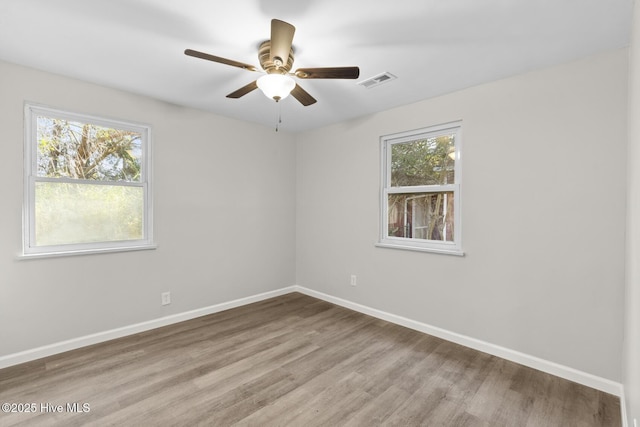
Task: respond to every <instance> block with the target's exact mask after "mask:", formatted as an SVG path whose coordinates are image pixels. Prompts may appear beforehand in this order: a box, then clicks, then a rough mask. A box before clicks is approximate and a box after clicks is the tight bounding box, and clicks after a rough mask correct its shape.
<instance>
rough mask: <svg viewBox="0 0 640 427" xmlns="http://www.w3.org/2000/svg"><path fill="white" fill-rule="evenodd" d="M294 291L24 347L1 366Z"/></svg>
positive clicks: (279, 291)
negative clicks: (47, 343)
mask: <svg viewBox="0 0 640 427" xmlns="http://www.w3.org/2000/svg"><path fill="white" fill-rule="evenodd" d="M295 291H296V288H295V286H291V287H287V288H282V289H277V290H275V291H269V292H264V293H261V294H258V295H252V296H248V297H245V298H239V299H236V300H233V301H229V302H224V303H220V304H215V305H211V306H209V307H204V308H199V309H196V310H191V311H186V312H184V313H178V314H173V315H171V316H165V317H160V318H158V319H153V320H149V321H146V322H141V323H136V324H133V325H129V326H123V327H121V328H116V329H111V330H109V331H104V332H98V333H95V334H90V335H85V336H83V337H79V338H72V339H70V340H66V341H62V342H58V343H53V344H49V345H45V346H42V347H38V348H34V349H31V350H25V351H21V352H19V353H14V354H9V355H6V356H1V357H0V369H2V368H7V367H9V366H13V365H18V364H20V363H25V362H29V361H31V360H36V359H40V358H42V357H46V356H51V355H54V354H58V353H62V352H65V351H69V350H75V349H77V348H81V347H85V346H88V345H93V344H98V343H101V342H105V341H109V340H112V339H116V338H121V337H125V336H127V335H133V334H137V333H140V332H144V331H148V330H151V329H155V328H160V327H162V326H167V325H172V324H174V323H178V322H183V321H185V320H190V319H194V318H196V317H200V316H206V315H208V314H213V313H218V312H220V311H224V310H229V309H231V308H236V307H240V306H243V305H247V304H251V303H254V302H258V301H262V300H265V299H269V298H273V297H277V296H280V295H285V294H288V293H291V292H295Z"/></svg>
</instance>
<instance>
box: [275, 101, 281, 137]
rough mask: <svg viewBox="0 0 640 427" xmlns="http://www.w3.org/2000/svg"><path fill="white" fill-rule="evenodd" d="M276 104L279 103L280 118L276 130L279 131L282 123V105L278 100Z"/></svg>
mask: <svg viewBox="0 0 640 427" xmlns="http://www.w3.org/2000/svg"><path fill="white" fill-rule="evenodd" d="M276 104H278V120H277V121H276V132H278V129H279V127H280V123H282V107H281V106H280V103H279V102H276Z"/></svg>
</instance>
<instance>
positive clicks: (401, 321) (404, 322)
mask: <svg viewBox="0 0 640 427" xmlns="http://www.w3.org/2000/svg"><path fill="white" fill-rule="evenodd" d="M294 289H295V290H296V291H297V292H300V293H302V294H305V295H309V296H311V297H314V298H318V299H321V300H324V301H327V302H330V303H333V304H336V305H339V306H342V307H345V308H348V309H351V310H354V311H358V312H360V313H363V314H367V315H369V316H372V317H376V318H378V319H382V320H386V321H388V322H391V323H395V324H398V325H401V326H405V327H407V328H410V329H414V330H416V331H420V332H424V333H425V334H429V335H433V336H435V337H438V338H442V339H445V340H447V341H451V342H454V343H456V344H460V345H463V346H465V347H469V348H473V349H475V350H479V351H482V352H484V353H488V354H492V355H494V356H498V357H501V358H503V359H506V360H510V361H512V362H515V363H519V364H521V365H524V366H528V367H530V368H534V369H537V370H539V371H542V372H546V373H548V374H551V375H555V376H557V377H560V378H564V379H567V380H569V381H573V382H576V383H578V384H582V385H585V386H587V387H591V388H594V389H596V390H600V391H604V392H605V393H609V394H613V395H614V396H618V397H622V395H623V386H622V384H620V383H617V382H615V381H611V380H608V379H606V378H601V377H598V376H595V375H592V374H589V373H587V372H582V371H579V370H577V369H574V368H570V367H568V366H563V365H560V364H558V363H554V362H550V361H548V360H544V359H540V358H538V357H535V356H531V355H528V354H524V353H521V352H519V351H515V350H511V349H508V348H505V347H501V346H499V345H495V344H491V343H488V342H485V341H482V340H478V339H476V338H471V337H468V336H466V335H462V334H458V333H456V332H451V331H447V330H445V329H442V328H438V327H436V326H431V325H427V324H426V323H421V322H417V321H415V320H411V319H407V318H406V317H402V316H397V315H395V314H391V313H387V312H384V311H381V310H377V309H375V308H371V307H367V306H364V305H361V304H357V303H354V302H351V301H347V300H344V299H342V298H336V297H334V296H331V295H327V294H324V293H322V292H317V291H314V290H312V289H307V288H304V287H302V286H294ZM621 401H622V399H621ZM625 416H626V415H625Z"/></svg>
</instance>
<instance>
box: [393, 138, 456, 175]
mask: <svg viewBox="0 0 640 427" xmlns="http://www.w3.org/2000/svg"><path fill="white" fill-rule="evenodd" d="M391 147H392V148H391V186H392V187H401V186H413V185H442V184H452V183H453V182H454V179H455V176H454V165H455V160H454V158H453V153H454V152H455V141H454V136H453V135H444V136H439V137H436V138H428V139H421V140H417V141H411V142H407V143H403V144H393V145H392V146H391Z"/></svg>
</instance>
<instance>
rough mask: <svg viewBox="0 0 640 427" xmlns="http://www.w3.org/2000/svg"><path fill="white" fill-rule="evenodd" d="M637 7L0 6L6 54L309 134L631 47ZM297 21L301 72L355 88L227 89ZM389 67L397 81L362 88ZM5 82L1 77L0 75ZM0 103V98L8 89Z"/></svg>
mask: <svg viewBox="0 0 640 427" xmlns="http://www.w3.org/2000/svg"><path fill="white" fill-rule="evenodd" d="M631 9H632V0H394V1H391V0H387V1H381V0H307V1H303V0H233V1H213V0H180V1H176V0H55V1H52V0H0V59H1V60H5V61H8V62H13V63H17V64H21V65H26V66H29V67H33V68H37V69H42V70H46V71H48V72H52V73H57V74H62V75H66V76H70V77H75V78H78V79H81V80H86V81H89V82H94V83H98V84H101V85H105V86H110V87H114V88H118V89H123V90H126V91H129V92H134V93H139V94H143V95H147V96H151V97H154V98H157V99H161V100H164V101H168V102H171V103H175V104H179V105H184V106H189V107H194V108H199V109H204V110H208V111H212V112H214V113H217V114H220V115H224V116H228V117H233V118H238V119H242V120H246V121H250V122H256V123H260V124H264V125H266V126H275V122H276V117H277V115H278V109H279V108H280V109H281V114H282V120H283V123H282V124H281V129H282V130H285V131H292V132H296V131H302V130H307V129H313V128H318V127H320V126H324V125H327V124H330V123H336V122H340V121H344V120H347V119H350V118H356V117H359V116H363V115H366V114H370V113H374V112H377V111H382V110H386V109H389V108H392V107H394V106H398V105H403V104H408V103H411V102H415V101H419V100H422V99H426V98H430V97H434V96H437V95H441V94H444V93H448V92H452V91H456V90H459V89H462V88H466V87H470V86H473V85H477V84H481V83H484V82H489V81H493V80H497V79H500V78H503V77H507V76H511V75H515V74H519V73H522V72H526V71H529V70H533V69H536V68H541V67H545V66H549V65H553V64H556V63H561V62H567V61H570V60H573V59H576V58H580V57H584V56H588V55H592V54H595V53H598V52H601V51H605V50H609V49H616V48H621V47H625V46H627V45H628V42H629V37H630V26H631ZM272 18H278V19H281V20H284V21H287V22H289V23H291V24H293V25H294V26H295V27H296V33H295V37H294V41H293V44H294V49H295V52H296V59H295V63H294V66H293V69H294V70H295V69H297V68H302V67H329V66H351V65H357V66H359V67H360V79H358V80H355V81H354V80H299V81H298V83H299V84H300V85H301V86H302V87H303V88H305V89H306V90H307V91H308V92H309V93H310V94H311V95H312V96H314V97H315V98H316V99H317V100H318V102H317V103H316V104H314V105H311V106H309V107H303V106H302V105H301V104H299V103H298V102H297V101H296V100H295V99H294V98H292V97H289V98H287V99H285V100H283V101H281V102H280V105H279V107H278V105H276V104H275V102H274V101H272V100H270V99H267V98H266V97H265V96H264V95H262V94H261V93H260V92H259V91H254V92H251V93H249V94H248V95H246V96H244V97H243V98H240V99H228V98H226V97H225V95H227V94H228V93H230V92H232V91H234V90H235V89H238V88H240V87H241V86H244V85H245V84H247V83H249V82H251V81H253V80H255V78H256V77H257V74H255V73H251V72H248V71H244V70H241V69H239V68H234V67H229V66H225V65H222V64H218V63H214V62H209V61H204V60H201V59H197V58H192V57H188V56H185V55H184V54H183V52H184V50H185V49H186V48H190V49H194V50H199V51H203V52H207V53H211V54H213V55H217V56H222V57H225V58H229V59H233V60H236V61H241V62H246V63H249V64H254V65H256V66H259V62H258V58H257V48H258V45H259V44H260V42H262V41H263V40H266V39H268V38H269V35H270V20H271V19H272ZM385 71H388V72H390V73H392V74H394V75H396V76H397V77H398V79H397V80H394V81H392V82H389V83H386V84H383V85H381V86H378V87H376V88H371V89H365V88H364V87H362V86H358V85H356V82H358V81H361V80H363V79H366V78H369V77H372V76H374V75H376V74H379V73H382V72H385ZM0 78H2V76H0ZM0 96H1V94H0Z"/></svg>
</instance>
